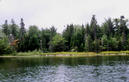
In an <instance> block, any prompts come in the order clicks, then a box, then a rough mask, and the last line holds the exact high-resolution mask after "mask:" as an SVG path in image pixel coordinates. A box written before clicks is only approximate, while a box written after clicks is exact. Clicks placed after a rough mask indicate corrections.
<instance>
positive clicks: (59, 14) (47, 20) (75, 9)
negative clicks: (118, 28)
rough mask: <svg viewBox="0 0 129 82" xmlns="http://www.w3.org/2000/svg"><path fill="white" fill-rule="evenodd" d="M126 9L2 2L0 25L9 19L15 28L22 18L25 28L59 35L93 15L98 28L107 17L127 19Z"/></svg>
mask: <svg viewBox="0 0 129 82" xmlns="http://www.w3.org/2000/svg"><path fill="white" fill-rule="evenodd" d="M128 8H129V5H128V0H2V1H0V24H2V23H3V21H4V20H5V19H9V20H10V19H11V18H14V19H15V20H16V21H17V23H18V24H19V20H20V18H21V17H23V18H24V20H25V23H26V27H28V26H29V25H37V26H39V27H40V28H41V27H43V28H45V27H50V26H51V25H54V26H56V27H57V29H58V32H62V30H63V29H64V28H65V27H64V25H66V24H70V23H74V24H82V23H83V24H85V23H87V22H90V19H91V16H92V14H96V16H97V20H98V23H99V24H100V23H101V22H103V21H104V18H108V17H113V18H114V17H119V16H120V15H125V17H129V9H128Z"/></svg>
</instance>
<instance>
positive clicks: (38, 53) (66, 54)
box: [3, 51, 129, 57]
mask: <svg viewBox="0 0 129 82" xmlns="http://www.w3.org/2000/svg"><path fill="white" fill-rule="evenodd" d="M109 55H110V56H112V55H129V51H102V52H100V53H95V52H52V53H50V52H49V53H43V52H41V51H29V52H18V53H15V55H14V54H10V55H3V56H56V57H85V56H109Z"/></svg>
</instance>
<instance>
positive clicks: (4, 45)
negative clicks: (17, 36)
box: [0, 38, 13, 55]
mask: <svg viewBox="0 0 129 82" xmlns="http://www.w3.org/2000/svg"><path fill="white" fill-rule="evenodd" d="M12 52H13V51H12V48H11V47H10V46H9V44H8V41H7V38H3V39H0V55H2V54H10V53H12Z"/></svg>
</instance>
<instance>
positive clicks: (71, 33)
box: [0, 15, 129, 54]
mask: <svg viewBox="0 0 129 82" xmlns="http://www.w3.org/2000/svg"><path fill="white" fill-rule="evenodd" d="M1 27H2V28H1V29H0V40H1V44H0V46H1V48H0V50H1V53H2V54H4V53H6V52H7V53H10V52H11V47H10V46H11V44H13V42H14V41H15V40H16V41H18V42H17V44H18V47H17V48H18V52H19V51H20V52H21V51H22V52H25V51H26V52H27V51H34V50H40V51H41V52H57V51H58V52H60V51H76V52H83V51H87V52H89V51H90V52H92V51H94V52H100V51H114V50H115V51H121V50H128V49H129V29H128V28H127V27H128V20H127V19H125V18H124V16H121V17H120V18H115V19H111V18H109V19H106V20H105V21H104V22H103V23H102V25H98V24H97V19H96V17H95V15H93V16H92V18H91V22H90V23H87V24H86V25H76V24H75V25H74V24H70V25H67V26H66V29H64V31H63V33H61V34H58V33H57V32H56V30H57V29H56V28H55V27H54V26H52V27H50V28H49V29H48V28H47V29H42V30H40V29H38V27H37V26H35V25H33V26H30V27H29V29H28V30H26V29H25V24H24V21H23V19H21V21H20V26H18V25H17V24H15V22H14V20H13V19H12V21H11V24H8V22H7V20H6V21H5V23H4V24H3V25H1ZM19 27H20V29H19ZM10 35H12V36H13V37H14V40H12V41H10V38H9V37H10ZM4 38H6V41H5V39H4ZM9 44H10V45H9ZM4 50H5V51H4ZM9 50H10V51H9Z"/></svg>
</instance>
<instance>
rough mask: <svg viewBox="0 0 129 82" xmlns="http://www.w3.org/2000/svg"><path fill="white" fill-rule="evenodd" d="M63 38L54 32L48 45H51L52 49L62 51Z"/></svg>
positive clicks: (63, 48)
mask: <svg viewBox="0 0 129 82" xmlns="http://www.w3.org/2000/svg"><path fill="white" fill-rule="evenodd" d="M65 42H66V41H65V39H64V38H63V37H62V36H61V35H60V34H56V35H55V36H54V37H53V38H52V41H50V45H51V46H52V51H53V52H56V51H58V52H59V51H64V50H65Z"/></svg>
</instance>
